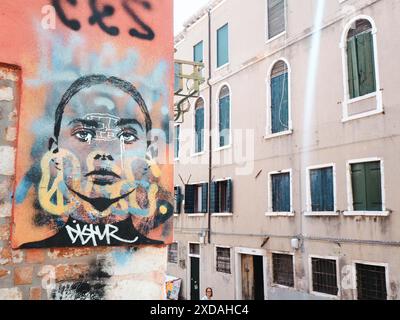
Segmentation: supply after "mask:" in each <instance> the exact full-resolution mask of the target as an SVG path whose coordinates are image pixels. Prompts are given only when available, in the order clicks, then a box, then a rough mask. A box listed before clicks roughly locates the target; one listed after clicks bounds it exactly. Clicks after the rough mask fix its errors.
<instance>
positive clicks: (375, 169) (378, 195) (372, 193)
mask: <svg viewBox="0 0 400 320" xmlns="http://www.w3.org/2000/svg"><path fill="white" fill-rule="evenodd" d="M365 173H366V179H365V182H366V191H367V210H368V211H382V182H381V181H382V180H381V163H380V162H379V161H377V162H369V163H366V164H365Z"/></svg>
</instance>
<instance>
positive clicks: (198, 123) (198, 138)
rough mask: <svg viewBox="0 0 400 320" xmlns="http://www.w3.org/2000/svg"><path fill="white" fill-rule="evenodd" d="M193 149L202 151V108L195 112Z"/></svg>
mask: <svg viewBox="0 0 400 320" xmlns="http://www.w3.org/2000/svg"><path fill="white" fill-rule="evenodd" d="M195 151H196V153H198V152H202V151H204V108H199V109H197V110H196V112H195Z"/></svg>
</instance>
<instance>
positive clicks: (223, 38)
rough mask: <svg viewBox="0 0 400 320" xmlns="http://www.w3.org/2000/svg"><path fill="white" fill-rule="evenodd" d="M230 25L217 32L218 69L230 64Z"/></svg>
mask: <svg viewBox="0 0 400 320" xmlns="http://www.w3.org/2000/svg"><path fill="white" fill-rule="evenodd" d="M228 36H229V30H228V24H226V25H224V26H223V27H221V28H219V29H218V30H217V68H219V67H221V66H223V65H225V64H227V63H228V62H229V47H228V45H229V41H228Z"/></svg>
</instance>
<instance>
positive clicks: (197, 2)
mask: <svg viewBox="0 0 400 320" xmlns="http://www.w3.org/2000/svg"><path fill="white" fill-rule="evenodd" d="M208 2H209V0H174V34H175V35H177V34H178V33H179V32H180V31H182V29H183V23H184V22H185V21H186V20H187V19H189V18H190V17H191V16H192V15H194V14H195V13H196V11H197V10H199V9H200V8H202V7H204V6H205V5H207V3H208Z"/></svg>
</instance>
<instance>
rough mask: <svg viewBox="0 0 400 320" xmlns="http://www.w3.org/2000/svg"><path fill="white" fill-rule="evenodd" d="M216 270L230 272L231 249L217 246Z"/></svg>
mask: <svg viewBox="0 0 400 320" xmlns="http://www.w3.org/2000/svg"><path fill="white" fill-rule="evenodd" d="M217 271H218V272H223V273H231V249H230V248H217Z"/></svg>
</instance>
